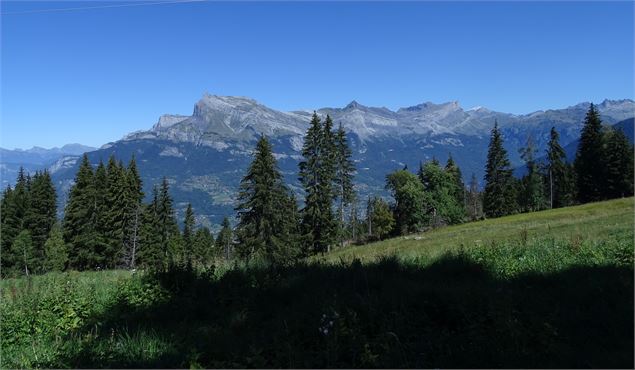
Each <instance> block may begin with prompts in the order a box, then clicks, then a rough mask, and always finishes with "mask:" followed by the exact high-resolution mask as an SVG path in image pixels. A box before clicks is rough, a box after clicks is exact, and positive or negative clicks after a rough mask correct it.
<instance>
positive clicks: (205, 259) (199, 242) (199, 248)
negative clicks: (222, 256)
mask: <svg viewBox="0 0 635 370" xmlns="http://www.w3.org/2000/svg"><path fill="white" fill-rule="evenodd" d="M214 243H215V242H214V236H213V235H212V233H211V231H209V229H208V228H207V227H204V226H203V227H200V228H198V230H196V233H195V234H194V240H193V241H192V254H193V258H192V259H193V261H194V262H195V263H197V264H198V265H203V266H206V265H207V264H209V262H210V261H212V260H213V258H214V256H215V249H216V248H215V246H214Z"/></svg>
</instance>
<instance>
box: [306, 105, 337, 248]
mask: <svg viewBox="0 0 635 370" xmlns="http://www.w3.org/2000/svg"><path fill="white" fill-rule="evenodd" d="M332 126H333V122H332V120H331V118H330V117H329V116H327V117H326V121H325V122H324V125H322V122H321V120H320V118H319V117H318V116H317V114H316V113H313V118H312V119H311V123H310V126H309V129H308V131H307V133H306V136H305V137H304V146H303V147H302V156H303V157H304V160H303V161H301V162H300V164H299V167H300V182H301V183H302V186H303V187H304V192H305V206H304V209H303V210H302V234H303V240H304V241H305V245H306V247H305V253H306V254H310V253H324V252H327V251H328V250H329V248H330V247H331V245H333V242H334V240H335V237H336V220H335V217H334V215H333V210H332V200H333V197H334V196H335V192H334V190H333V181H334V179H335V161H334V158H335V141H334V135H333V132H332V131H331V130H332Z"/></svg>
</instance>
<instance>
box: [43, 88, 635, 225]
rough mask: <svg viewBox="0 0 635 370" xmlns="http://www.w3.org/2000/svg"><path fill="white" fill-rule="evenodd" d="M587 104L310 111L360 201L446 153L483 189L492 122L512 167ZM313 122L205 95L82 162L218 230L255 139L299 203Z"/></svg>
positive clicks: (56, 171)
mask: <svg viewBox="0 0 635 370" xmlns="http://www.w3.org/2000/svg"><path fill="white" fill-rule="evenodd" d="M589 105H590V103H580V104H576V105H574V106H571V107H567V108H563V109H549V110H545V111H537V112H533V113H530V114H523V115H516V114H510V113H504V112H496V111H492V110H490V109H487V108H483V107H477V108H472V109H468V110H465V109H463V108H462V107H461V106H460V104H459V103H458V102H456V101H454V102H447V103H441V104H435V103H431V102H425V103H422V104H418V105H414V106H410V107H404V108H400V109H397V110H394V111H393V110H390V109H387V108H384V107H368V106H365V105H362V104H360V103H358V102H357V101H352V102H351V103H350V104H348V105H346V106H345V107H342V108H321V109H317V110H316V112H317V113H318V114H319V115H320V116H322V117H324V116H326V114H329V115H331V117H332V118H333V120H334V122H335V124H336V125H338V124H340V123H341V124H342V126H343V127H344V129H345V130H346V131H347V132H348V139H349V142H350V144H351V148H352V150H353V157H354V160H355V162H356V166H357V170H358V173H357V176H356V189H357V191H358V193H359V194H360V200H365V197H367V196H368V195H369V194H376V193H381V194H385V190H384V179H385V175H386V173H388V172H389V171H392V170H395V169H398V168H403V167H405V166H408V168H410V169H411V170H413V171H415V170H416V169H417V167H418V165H419V162H420V161H426V160H429V159H431V158H433V157H436V158H437V159H439V160H440V161H443V162H445V161H446V160H447V158H448V156H449V155H450V153H451V154H452V156H453V157H454V159H455V160H456V162H457V163H458V164H459V166H460V167H461V170H462V172H463V175H464V177H465V179H466V182H467V181H468V180H469V177H470V176H471V174H472V173H475V174H476V175H477V177H478V178H479V180H482V177H483V167H484V164H485V157H486V154H487V145H488V142H489V135H490V130H491V128H492V127H493V125H494V121H498V123H499V126H500V127H501V130H502V132H503V136H504V140H505V147H506V148H507V150H508V153H509V157H510V160H511V162H512V164H513V165H514V166H519V165H520V164H521V161H520V157H519V154H518V149H519V148H520V147H521V146H523V145H525V143H526V141H527V138H528V136H530V135H531V136H533V138H534V141H535V142H536V144H537V146H538V150H539V151H541V152H542V151H544V150H545V146H546V143H547V142H548V139H549V130H550V129H551V127H552V126H554V127H556V130H558V132H559V133H560V137H561V144H562V145H563V146H564V145H567V144H568V143H570V142H572V141H574V140H576V139H577V138H578V137H579V133H580V129H581V127H582V123H583V119H584V116H585V114H586V111H587V110H588V108H589ZM597 108H598V110H599V112H600V114H601V117H602V120H603V121H604V122H605V123H606V124H615V123H617V122H619V121H623V120H625V119H627V118H631V117H633V116H635V102H633V100H629V99H625V100H605V101H603V102H602V103H600V104H597ZM311 115H312V111H292V112H281V111H278V110H275V109H271V108H269V107H267V106H265V105H263V104H260V103H258V102H257V101H255V100H253V99H251V98H247V97H234V96H217V95H210V94H205V95H204V96H203V97H202V98H201V99H200V100H199V101H198V102H196V104H195V105H194V109H193V111H192V114H191V115H189V116H188V115H178V114H168V115H163V116H161V117H160V118H159V119H158V121H157V122H156V123H155V124H154V125H153V126H152V127H150V128H149V129H147V130H142V131H137V132H133V133H130V134H128V135H126V136H125V137H124V138H122V139H121V140H118V141H115V142H112V143H107V144H105V145H103V146H102V147H101V148H100V149H98V150H95V151H92V152H90V153H89V159H90V160H91V163H93V164H94V165H96V164H97V163H98V162H99V160H100V159H103V160H107V158H108V156H110V155H111V154H115V155H116V156H117V157H118V158H120V159H122V160H124V161H128V160H129V159H130V158H131V157H132V155H133V154H134V155H135V157H136V158H137V163H138V165H139V170H140V172H141V174H142V176H143V182H144V191H145V192H146V194H149V193H150V192H151V189H152V186H153V185H155V184H158V183H159V182H160V180H161V178H162V177H164V176H165V177H167V178H168V180H169V181H170V182H171V183H172V192H173V195H174V198H175V204H176V206H177V211H178V212H182V211H183V209H184V207H185V206H186V204H187V202H191V203H192V204H193V206H194V209H195V211H196V213H197V214H198V215H199V221H201V222H208V221H209V222H212V223H219V222H220V220H221V219H222V217H223V216H225V215H232V214H233V205H234V199H235V196H236V191H237V189H238V183H239V181H240V179H241V177H242V176H243V175H244V171H245V169H246V168H247V166H248V164H249V162H250V160H251V152H252V150H253V147H254V143H255V140H256V139H257V138H258V137H259V136H260V135H261V134H264V135H267V136H268V137H269V138H270V140H271V142H272V144H273V149H274V152H275V156H276V158H277V159H278V163H279V166H280V169H281V171H282V172H283V174H284V175H285V178H286V181H287V183H289V185H290V187H291V188H292V189H293V190H294V191H296V192H297V193H298V195H299V196H300V198H301V197H302V193H301V190H300V186H299V183H298V181H297V164H298V161H299V160H300V159H301V149H302V143H303V136H304V134H305V132H306V129H307V128H308V125H309V120H310V118H311ZM76 166H77V157H72V156H66V157H62V158H60V159H59V160H58V162H57V163H55V164H54V165H52V166H51V169H52V172H53V178H54V180H55V181H56V183H57V186H58V188H59V189H60V190H61V194H62V196H61V197H60V198H61V201H62V202H63V201H64V194H65V192H66V191H67V190H68V189H69V187H70V185H71V183H72V179H73V176H74V174H75V171H76Z"/></svg>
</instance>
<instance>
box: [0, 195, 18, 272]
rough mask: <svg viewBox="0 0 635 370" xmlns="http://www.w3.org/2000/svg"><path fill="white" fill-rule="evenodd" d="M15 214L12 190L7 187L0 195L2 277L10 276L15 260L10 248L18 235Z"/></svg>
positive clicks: (0, 260)
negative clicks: (0, 195) (0, 197)
mask: <svg viewBox="0 0 635 370" xmlns="http://www.w3.org/2000/svg"><path fill="white" fill-rule="evenodd" d="M16 213H17V210H16V206H15V202H14V198H13V189H11V186H7V188H6V189H5V190H4V192H3V193H2V202H1V205H0V233H1V236H2V237H1V238H0V242H1V243H0V272H2V276H8V275H10V272H11V270H12V267H13V261H14V260H15V258H14V257H13V254H12V250H11V246H12V245H13V241H14V240H15V238H16V237H17V236H18V234H19V233H20V225H19V220H18V218H17V214H16Z"/></svg>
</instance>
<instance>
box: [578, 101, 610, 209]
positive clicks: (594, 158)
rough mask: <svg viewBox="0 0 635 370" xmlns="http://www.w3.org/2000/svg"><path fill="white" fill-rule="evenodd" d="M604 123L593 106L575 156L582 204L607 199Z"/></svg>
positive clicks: (588, 113)
mask: <svg viewBox="0 0 635 370" xmlns="http://www.w3.org/2000/svg"><path fill="white" fill-rule="evenodd" d="M603 157H604V152H603V150H602V121H601V120H600V114H599V113H598V111H597V110H596V109H595V106H594V105H593V104H591V106H590V107H589V110H588V112H587V114H586V117H585V119H584V126H583V127H582V132H581V134H580V143H579V144H578V150H577V152H576V156H575V162H574V169H575V172H576V182H577V184H576V185H577V195H578V200H579V201H580V202H581V203H586V202H594V201H598V200H602V199H604V198H605V195H604V193H603V190H604V189H603V187H604V184H605V181H604V176H605V169H604V168H603V166H602V165H599V164H600V163H601V162H602V158H603Z"/></svg>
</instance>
